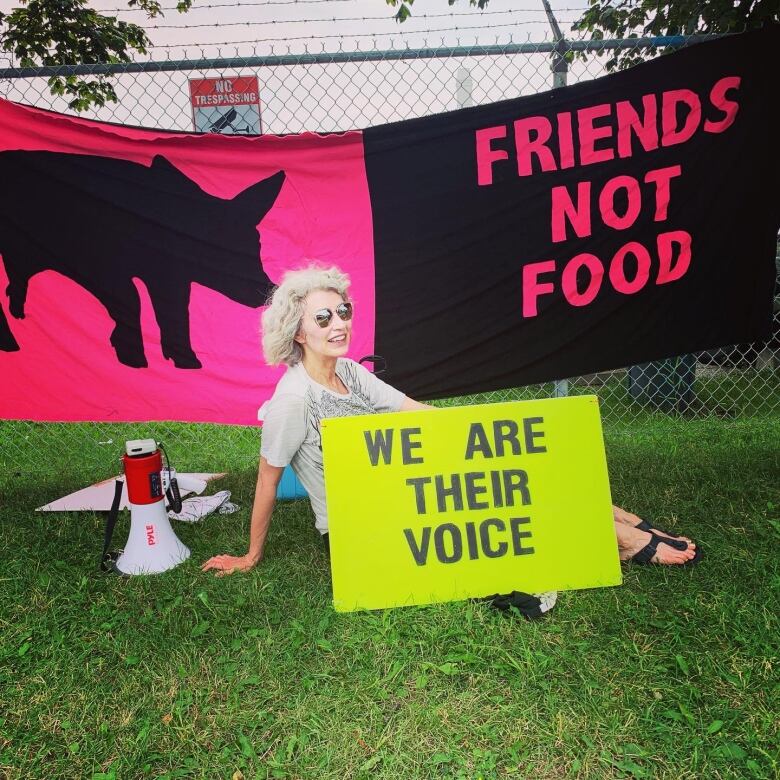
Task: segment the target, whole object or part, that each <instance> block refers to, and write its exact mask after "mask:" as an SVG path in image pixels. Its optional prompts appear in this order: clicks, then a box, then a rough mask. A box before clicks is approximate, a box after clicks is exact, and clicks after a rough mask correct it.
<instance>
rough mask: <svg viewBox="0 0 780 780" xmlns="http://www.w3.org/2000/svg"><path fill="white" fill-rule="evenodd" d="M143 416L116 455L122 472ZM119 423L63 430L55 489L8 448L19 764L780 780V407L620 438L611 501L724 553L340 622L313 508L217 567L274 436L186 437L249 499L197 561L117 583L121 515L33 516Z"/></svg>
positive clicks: (208, 530)
mask: <svg viewBox="0 0 780 780" xmlns="http://www.w3.org/2000/svg"><path fill="white" fill-rule="evenodd" d="M128 430H130V429H129V428H124V427H121V426H114V427H113V428H112V429H111V431H112V432H113V435H114V437H115V438H114V442H113V445H97V444H95V447H96V448H97V447H98V446H99V447H100V449H99V450H98V449H96V450H95V451H96V452H100V453H104V459H105V461H106V462H107V465H106V466H105V471H106V474H105V475H106V476H107V475H108V474H110V473H111V472H112V471H114V472H116V470H118V469H115V468H114V465H116V464H115V461H116V458H117V457H118V451H119V446H118V444H119V445H121V441H122V437H123V436H124V434H125V433H126V432H127V431H128ZM134 430H139V429H138V428H136V429H134ZM150 430H151V428H150ZM182 430H183V431H187V430H189V429H187V427H186V426H183V427H182ZM197 430H198V431H202V430H203V428H202V427H200V428H198V429H197ZM105 432H106V431H105V429H102V430H96V429H95V427H94V426H69V427H67V428H62V429H59V433H60V435H59V438H58V437H57V436H53V435H52V430H51V429H50V430H49V437H48V439H49V442H48V443H49V444H50V446H51V447H52V448H54V447H58V448H61V449H62V450H63V451H65V452H70V457H69V458H66V459H64V460H58V461H56V462H57V464H58V472H57V475H56V476H54V475H53V474H52V470H51V469H50V470H49V473H48V476H47V477H46V479H45V480H40V479H35V478H34V474H35V472H36V468H37V469H38V470H40V466H41V462H40V461H38V460H37V459H38V458H44V457H46V456H47V452H44V451H43V450H41V449H40V448H34V453H35V454H34V455H33V456H31V459H30V461H29V462H27V463H24V462H21V463H20V462H19V453H20V452H22V448H21V445H20V444H19V442H15V441H13V440H12V437H11V436H10V435H8V436H6V437H5V438H4V444H6V445H9V444H10V445H13V447H12V449H13V450H14V452H15V453H16V456H15V458H16V459H15V460H14V464H13V467H12V468H11V469H10V470H8V469H4V475H3V477H2V483H1V484H0V487H1V488H2V507H1V508H0V512H1V515H0V562H1V563H2V567H1V568H0V778H3V779H4V780H6V778H7V779H8V780H17V779H19V778H35V779H36V780H38V779H42V778H47V780H48V779H50V778H67V779H69V780H70V779H76V778H116V780H125V778H174V777H187V778H205V779H207V780H216V779H217V778H226V779H228V778H233V777H236V778H239V777H241V776H242V775H243V777H244V778H247V780H248V778H265V777H272V778H274V777H278V778H283V777H285V778H317V779H319V778H339V779H340V780H342V779H345V778H363V777H366V778H367V777H371V778H393V779H394V780H395V779H400V780H405V779H406V778H485V779H486V780H487V778H504V777H518V778H532V779H533V780H537V779H542V780H543V779H545V778H567V777H588V778H613V777H614V778H619V777H634V778H642V777H648V778H651V777H652V778H655V777H658V778H674V779H675V780H684V779H687V778H753V777H755V778H775V777H778V771H779V769H778V767H779V766H780V764H779V763H778V754H777V745H778V733H777V721H778V710H779V709H780V708H779V707H778V704H779V703H780V702H779V701H778V700H779V699H780V687H779V686H778V674H777V665H778V655H779V654H778V636H780V630H779V629H780V626H778V615H779V614H780V604H779V603H778V601H779V600H778V580H779V578H780V565H779V563H778V555H777V549H778V542H779V541H780V509H779V508H780V490H778V483H779V482H780V480H779V479H778V477H780V462H779V461H780V457H779V455H778V442H779V441H780V421H779V420H778V419H777V418H776V417H775V418H772V417H766V418H763V419H744V420H737V421H722V420H715V419H712V420H703V421H693V422H691V421H683V420H675V419H671V418H665V417H652V418H649V419H648V420H647V421H644V422H641V423H636V422H634V423H632V424H630V425H629V424H628V423H626V424H625V425H616V426H612V427H610V428H608V430H607V434H606V442H607V454H608V459H609V465H610V474H611V481H612V489H613V496H614V498H615V500H616V501H617V502H619V503H622V504H623V505H624V506H626V507H627V508H629V509H633V510H635V511H638V512H640V513H647V514H649V515H652V516H654V517H656V518H658V519H659V522H660V521H661V520H663V522H664V524H669V525H672V526H674V527H675V528H678V529H680V530H683V531H685V532H686V533H689V534H690V535H692V536H695V537H696V538H697V540H698V541H699V542H700V544H701V545H702V547H703V548H704V550H705V554H706V557H705V559H704V561H703V562H702V563H701V565H699V566H698V567H696V568H693V569H691V570H680V569H671V568H661V567H636V566H635V567H627V568H626V569H625V572H624V573H625V583H624V585H623V586H621V587H619V588H605V589H600V590H591V591H580V592H571V593H562V594H561V595H560V598H559V602H558V606H557V607H556V609H555V610H554V612H553V613H552V614H551V615H549V616H548V617H546V618H545V619H544V620H542V621H539V622H536V623H527V622H525V621H523V620H521V619H518V618H513V617H510V618H507V617H506V616H504V615H502V614H500V613H497V612H495V611H493V610H491V609H490V608H488V607H486V606H485V605H483V604H480V603H471V602H458V603H452V604H444V605H434V606H429V607H424V608H405V609H397V610H387V611H377V612H367V613H356V614H336V613H335V612H334V611H333V609H332V607H331V605H330V575H329V571H328V564H327V559H326V557H325V554H324V551H323V549H322V546H321V543H320V541H319V539H318V538H317V537H316V534H315V532H314V530H313V520H312V516H311V512H310V509H309V508H308V506H307V504H306V502H292V503H285V504H280V505H279V507H278V510H277V512H276V515H275V519H274V523H273V525H272V529H271V534H270V538H269V543H268V547H267V552H266V560H265V561H264V562H263V563H262V564H261V565H260V567H259V568H258V569H256V570H255V571H254V572H252V573H251V574H249V575H244V576H233V577H230V578H226V579H216V578H213V577H211V576H207V575H204V574H201V573H200V571H199V569H198V566H197V563H198V562H200V561H203V560H205V559H206V558H208V557H209V556H210V555H212V554H214V553H216V552H224V551H232V552H239V551H242V550H243V549H244V547H245V544H246V533H247V524H248V517H249V509H250V504H251V498H252V492H253V487H254V479H255V474H254V471H253V468H252V467H251V465H252V463H253V462H254V459H255V458H256V457H257V454H256V453H257V436H256V433H255V432H251V435H250V434H249V433H247V432H239V431H236V430H232V431H231V429H220V428H217V427H214V428H209V429H207V433H208V435H205V434H204V439H203V441H204V442H208V446H209V447H210V448H213V450H212V451H213V452H214V453H219V459H218V460H214V459H212V461H213V462H208V463H203V462H195V461H194V459H193V458H194V456H193V454H192V453H191V452H181V453H180V452H178V451H177V449H176V447H175V446H169V447H168V449H169V452H170V454H171V457H172V458H173V459H174V461H175V463H174V465H176V466H177V467H179V468H180V469H182V470H183V469H185V468H190V467H195V468H209V469H214V470H216V469H227V470H229V471H230V475H229V476H228V477H227V478H226V479H225V480H223V481H221V482H220V483H216V485H218V486H219V488H220V489H221V488H227V489H230V490H231V491H232V494H233V500H234V501H236V502H237V503H238V504H239V505H240V506H241V511H240V512H239V513H236V514H233V515H227V516H217V517H210V518H208V519H207V520H206V521H205V522H203V523H202V524H198V525H195V526H188V525H177V526H176V531H177V533H178V534H179V536H180V537H181V539H182V540H183V541H184V542H185V544H187V545H189V546H190V547H191V548H192V552H193V558H192V560H191V561H190V562H187V563H186V564H184V565H182V566H179V567H178V568H176V569H174V570H173V571H171V572H169V573H167V574H165V575H161V576H158V577H149V578H144V577H134V578H128V579H119V578H116V577H113V576H108V575H101V574H99V573H97V571H96V568H97V567H96V563H97V558H98V555H99V551H100V548H101V546H102V524H103V517H102V516H101V515H99V514H97V513H78V514H68V515H59V514H40V513H35V512H34V511H33V508H34V507H35V506H38V505H40V504H43V503H45V502H46V501H49V500H51V499H52V498H54V497H56V496H59V495H62V494H63V493H65V492H68V491H71V490H74V489H76V488H78V487H81V486H82V485H83V484H85V482H84V479H83V475H81V476H79V475H80V474H81V472H80V471H79V465H78V463H79V458H78V455H79V453H78V447H77V446H76V443H77V442H80V441H83V440H84V439H85V438H88V437H99V436H103V435H105ZM0 435H2V431H0ZM62 437H64V439H63V438H62ZM231 437H232V438H231ZM236 437H237V438H238V441H237V442H236V441H235V438H236ZM100 440H103V439H100ZM231 441H232V442H233V444H232V445H231ZM166 443H168V442H166ZM3 449H4V451H6V452H7V451H8V448H7V447H4V448H3ZM51 451H53V450H50V451H49V452H51ZM190 464H192V465H190ZM127 522H128V521H127V518H122V519H121V520H120V523H119V525H118V528H117V531H116V539H117V540H118V542H117V543H119V544H121V542H122V541H123V540H124V539H125V538H126V536H127V530H128V525H127ZM236 772H240V774H238V775H237V774H235V773H236Z"/></svg>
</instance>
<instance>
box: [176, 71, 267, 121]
mask: <svg viewBox="0 0 780 780" xmlns="http://www.w3.org/2000/svg"><path fill="white" fill-rule="evenodd" d="M190 104H191V105H192V124H193V127H194V128H195V130H196V131H197V132H200V133H221V134H222V135H259V134H260V133H262V125H261V123H260V91H259V87H258V83H257V76H228V77H225V78H218V79H190Z"/></svg>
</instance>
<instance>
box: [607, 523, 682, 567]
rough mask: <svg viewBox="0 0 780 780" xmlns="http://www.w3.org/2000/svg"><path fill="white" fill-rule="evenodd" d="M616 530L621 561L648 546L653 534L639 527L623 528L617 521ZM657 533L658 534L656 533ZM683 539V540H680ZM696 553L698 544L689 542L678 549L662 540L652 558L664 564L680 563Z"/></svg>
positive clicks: (653, 560)
mask: <svg viewBox="0 0 780 780" xmlns="http://www.w3.org/2000/svg"><path fill="white" fill-rule="evenodd" d="M615 530H616V531H617V537H618V552H619V554H620V560H621V561H627V560H629V559H631V558H633V557H634V556H635V555H636V554H637V553H638V552H639V551H640V550H641V549H643V548H644V547H647V545H648V544H649V543H650V539H651V536H650V534H649V533H647V531H640V530H638V529H637V528H631V527H628V528H621V527H620V526H619V525H618V524H617V523H616V524H615ZM656 535H657V534H656ZM678 541H682V540H678ZM695 555H696V545H694V544H691V543H688V545H687V547H686V549H684V550H678V549H677V548H675V547H672V546H671V545H668V544H664V543H663V542H661V543H660V544H659V545H658V547H657V548H656V551H655V555H654V556H653V557H652V558H651V562H652V563H660V564H664V565H675V564H677V565H679V564H683V563H686V562H687V561H689V560H691V559H692V558H693V557H694V556H695Z"/></svg>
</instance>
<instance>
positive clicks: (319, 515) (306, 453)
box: [260, 358, 406, 534]
mask: <svg viewBox="0 0 780 780" xmlns="http://www.w3.org/2000/svg"><path fill="white" fill-rule="evenodd" d="M336 374H337V375H338V376H339V378H340V379H341V381H342V382H343V383H344V385H345V386H346V387H347V389H348V390H349V393H348V394H347V395H339V394H338V393H335V392H333V391H332V390H328V388H326V387H323V386H322V385H320V384H318V383H317V382H315V381H314V380H313V379H312V378H311V377H310V376H309V375H308V374H307V373H306V369H305V368H304V367H303V364H302V363H298V364H296V365H294V366H290V367H289V368H288V369H287V372H286V373H285V375H284V376H283V377H282V378H281V379H280V380H279V384H277V385H276V390H274V394H273V397H272V398H271V400H270V401H269V402H268V403H267V404H266V406H265V407H264V409H263V410H261V416H262V418H263V434H262V443H261V446H260V454H261V455H262V456H263V457H264V458H265V459H266V460H267V461H268V463H270V464H271V465H272V466H278V467H280V468H281V467H284V466H287V465H288V464H290V465H291V466H292V469H293V471H294V472H295V473H296V475H297V476H298V479H299V480H300V481H301V484H302V485H303V486H304V488H306V492H307V493H308V494H309V498H310V499H311V506H312V509H313V510H314V514H315V516H316V523H315V525H316V527H317V530H318V531H319V532H320V533H321V534H324V533H327V531H328V512H327V508H326V504H325V479H324V475H323V468H322V444H321V439H320V420H322V419H323V418H325V417H352V416H354V415H358V414H376V413H378V412H397V411H398V410H399V409H400V408H401V404H402V403H403V402H404V399H405V398H406V396H405V395H404V394H403V393H401V392H400V391H398V390H396V389H395V388H393V387H390V385H388V384H386V383H385V382H383V381H382V380H381V379H378V378H377V377H375V376H374V375H373V374H372V373H371V372H370V371H369V370H368V369H366V368H363V366H361V365H360V364H359V363H356V362H355V361H354V360H349V359H348V358H339V359H338V360H337V361H336Z"/></svg>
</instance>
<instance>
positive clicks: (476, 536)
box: [321, 396, 621, 612]
mask: <svg viewBox="0 0 780 780" xmlns="http://www.w3.org/2000/svg"><path fill="white" fill-rule="evenodd" d="M321 431H322V447H323V456H324V464H325V487H326V492H327V502H328V518H329V525H330V547H331V566H332V572H333V600H334V606H335V608H336V610H337V611H340V612H346V611H351V610H355V609H378V608H383V607H396V606H403V605H412V604H428V603H432V602H439V601H452V600H456V599H463V598H470V597H481V596H486V595H490V594H494V593H508V592H511V591H513V590H520V591H527V592H540V591H546V590H560V589H577V588H592V587H601V586H607V585H619V584H620V583H621V573H620V564H619V560H618V552H617V544H616V540H615V532H614V528H613V521H612V501H611V497H610V491H609V480H608V476H607V464H606V457H605V454H604V443H603V438H602V432H601V420H600V416H599V409H598V399H597V398H596V397H595V396H573V397H569V398H558V399H546V400H533V401H516V402H511V403H499V404H484V405H479V406H464V407H453V408H449V409H438V410H431V411H421V412H407V413H403V414H381V415H366V416H360V417H343V418H329V419H325V420H323V421H322V423H321Z"/></svg>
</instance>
